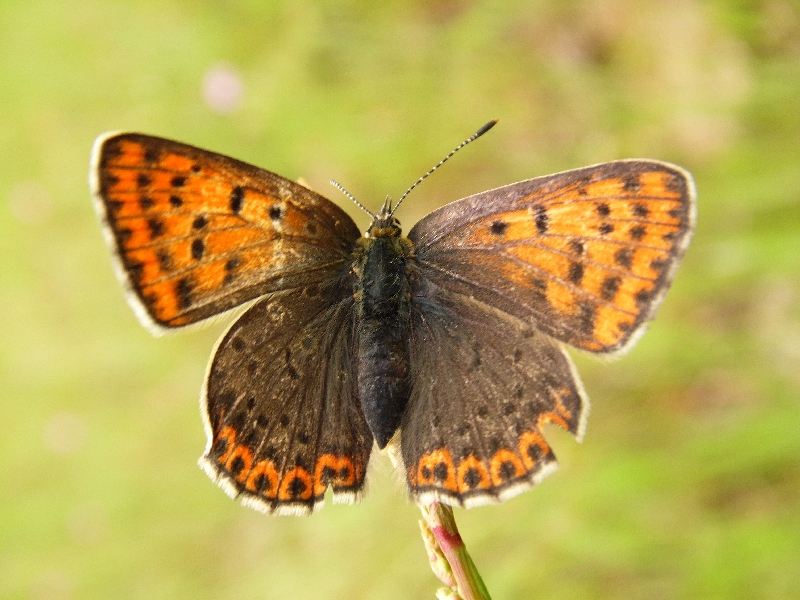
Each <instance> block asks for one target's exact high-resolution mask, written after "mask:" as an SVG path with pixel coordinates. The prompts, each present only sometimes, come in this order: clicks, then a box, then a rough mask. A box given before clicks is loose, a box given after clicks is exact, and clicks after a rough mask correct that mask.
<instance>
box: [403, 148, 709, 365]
mask: <svg viewBox="0 0 800 600" xmlns="http://www.w3.org/2000/svg"><path fill="white" fill-rule="evenodd" d="M694 210H695V209H694V187H693V183H692V181H691V178H690V177H689V175H688V174H687V173H686V172H685V171H683V170H682V169H680V168H679V167H675V166H673V165H669V164H666V163H661V162H655V161H645V160H626V161H617V162H614V163H606V164H603V165H597V166H594V167H587V168H584V169H578V170H575V171H568V172H565V173H560V174H556V175H550V176H547V177H540V178H537V179H531V180H528V181H523V182H520V183H516V184H512V185H509V186H505V187H502V188H498V189H495V190H491V191H488V192H483V193H481V194H477V195H475V196H471V197H469V198H465V199H463V200H459V201H457V202H454V203H452V204H450V205H448V206H445V207H443V208H442V209H440V210H437V211H435V212H433V213H431V214H430V215H428V216H427V217H425V218H424V219H423V220H422V221H420V222H419V223H417V225H415V226H414V227H413V228H412V230H411V231H410V232H409V239H411V241H412V242H413V243H414V245H415V252H416V260H417V264H418V265H419V267H420V271H421V273H422V277H423V278H426V279H429V280H431V281H433V282H436V283H437V284H438V285H440V286H442V287H444V288H446V289H449V290H452V291H454V292H457V293H460V294H464V295H466V296H474V297H475V298H478V299H480V300H482V301H484V302H485V303H487V304H489V305H492V306H495V307H497V308H499V309H501V310H503V311H505V312H507V313H508V314H511V315H515V316H517V317H519V318H521V319H524V320H526V321H527V322H529V323H531V324H532V325H533V326H534V327H536V328H537V329H538V330H540V331H542V332H543V333H545V334H547V335H549V336H552V337H553V338H555V339H558V340H560V341H563V342H567V343H569V344H572V345H574V346H577V347H579V348H582V349H585V350H590V351H593V352H601V353H616V352H621V351H624V350H625V349H627V348H628V347H629V346H630V344H631V342H632V341H635V339H636V338H637V333H638V332H640V331H641V329H642V327H643V325H644V324H645V322H646V321H647V320H648V319H649V318H651V317H652V315H653V312H654V310H655V308H656V307H657V305H658V303H659V301H660V299H661V297H662V296H663V294H664V292H665V291H666V289H667V288H668V287H669V284H670V282H671V280H672V275H673V272H674V269H675V267H676V266H677V263H678V261H679V260H680V258H681V256H682V255H683V251H684V250H685V248H686V246H687V244H688V242H689V238H690V236H691V233H692V229H693V226H694Z"/></svg>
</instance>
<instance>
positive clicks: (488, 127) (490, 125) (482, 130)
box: [474, 119, 500, 138]
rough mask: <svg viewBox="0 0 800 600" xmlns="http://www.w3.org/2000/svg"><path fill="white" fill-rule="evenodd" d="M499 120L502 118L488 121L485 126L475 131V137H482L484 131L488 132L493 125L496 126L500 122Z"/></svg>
mask: <svg viewBox="0 0 800 600" xmlns="http://www.w3.org/2000/svg"><path fill="white" fill-rule="evenodd" d="M499 120H500V119H492V120H491V121H489V122H488V123H487V124H486V125H484V126H483V127H481V128H480V129H478V131H476V132H475V136H474V137H475V138H479V137H481V136H482V135H483V134H484V133H486V132H487V131H489V130H490V129H491V128H492V127H494V126H495V125H497V122H498V121H499Z"/></svg>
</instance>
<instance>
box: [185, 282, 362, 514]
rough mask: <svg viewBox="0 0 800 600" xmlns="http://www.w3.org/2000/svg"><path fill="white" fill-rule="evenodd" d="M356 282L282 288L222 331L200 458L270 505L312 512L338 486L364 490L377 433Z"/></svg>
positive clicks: (233, 488) (340, 493) (349, 491)
mask: <svg viewBox="0 0 800 600" xmlns="http://www.w3.org/2000/svg"><path fill="white" fill-rule="evenodd" d="M352 307H353V299H352V282H351V281H350V280H349V278H348V277H347V276H343V277H342V278H340V279H339V280H335V281H332V282H330V283H329V284H328V285H325V286H311V287H305V288H301V289H298V290H292V291H288V292H277V293H274V294H271V295H270V296H269V297H267V298H265V299H263V300H260V301H258V302H256V304H254V305H253V306H252V307H251V308H249V309H248V310H247V312H245V313H244V314H243V315H242V316H241V317H240V318H239V319H238V320H237V321H236V322H235V323H234V324H233V325H232V326H231V327H230V329H229V330H228V332H227V333H226V334H225V335H224V336H223V337H222V339H221V340H220V342H219V344H218V346H217V349H216V351H215V353H214V355H213V357H212V360H211V363H210V365H209V369H208V376H207V383H206V388H205V392H204V400H203V404H204V411H205V414H206V415H207V417H206V425H207V436H208V446H207V448H206V452H205V454H204V456H203V458H202V459H201V465H202V466H203V468H204V469H205V470H206V472H207V473H208V474H209V475H210V476H211V477H212V479H215V480H216V481H217V482H218V483H220V485H221V486H222V487H223V489H225V490H226V491H227V492H228V493H229V494H230V495H231V496H233V497H236V496H241V497H242V498H243V500H244V502H245V503H246V504H248V505H250V506H252V507H254V508H256V509H258V510H261V511H262V512H268V513H272V512H276V513H292V514H306V513H309V512H311V511H312V510H313V509H315V508H317V507H319V506H320V505H321V503H322V500H323V496H324V493H325V490H326V488H327V487H328V486H330V487H331V488H332V490H333V494H334V500H335V501H336V500H338V501H353V500H356V499H357V498H358V497H359V496H360V493H361V491H362V488H363V485H364V477H365V475H366V468H367V462H368V460H369V453H370V450H371V448H372V434H371V433H370V432H369V429H368V427H367V425H366V421H365V420H364V416H363V413H362V412H361V408H360V405H359V403H358V399H357V398H356V395H355V394H356V391H355V384H354V378H353V373H352V355H351V349H352V339H353V335H352Z"/></svg>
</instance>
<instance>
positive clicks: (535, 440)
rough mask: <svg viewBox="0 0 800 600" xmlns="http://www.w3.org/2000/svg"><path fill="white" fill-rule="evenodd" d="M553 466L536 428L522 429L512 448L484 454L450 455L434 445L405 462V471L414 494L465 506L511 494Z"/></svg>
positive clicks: (532, 482)
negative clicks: (417, 457)
mask: <svg viewBox="0 0 800 600" xmlns="http://www.w3.org/2000/svg"><path fill="white" fill-rule="evenodd" d="M554 466H555V456H554V455H553V452H552V450H551V449H550V446H549V445H548V444H547V442H546V441H545V440H544V437H543V436H542V434H541V432H540V431H538V429H536V430H527V431H524V432H523V433H522V434H521V435H520V437H519V440H518V443H517V446H516V447H515V448H500V449H499V450H497V451H495V452H494V453H493V454H492V455H490V456H488V457H486V458H480V457H478V456H475V455H474V454H470V455H467V456H464V457H458V458H453V457H452V456H451V454H450V451H449V450H448V449H447V448H438V449H436V450H433V451H431V452H428V453H427V454H424V455H423V456H422V457H421V458H420V460H419V462H418V463H417V464H414V465H411V466H409V467H408V469H407V475H408V482H409V484H410V486H411V487H412V489H413V492H414V495H415V496H417V497H422V498H424V497H425V496H426V495H432V496H434V497H436V498H438V499H445V500H446V501H447V502H448V503H454V504H460V505H464V506H468V507H469V506H473V505H478V504H485V503H486V502H487V501H490V502H491V501H494V502H497V501H501V500H504V499H505V498H507V497H509V496H512V495H515V494H516V493H517V492H519V491H522V490H523V489H527V488H528V487H530V486H531V485H533V484H534V483H536V482H538V481H539V479H541V478H542V477H544V476H545V475H547V474H548V473H549V472H550V471H551V470H552V469H553V468H554Z"/></svg>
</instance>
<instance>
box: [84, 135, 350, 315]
mask: <svg viewBox="0 0 800 600" xmlns="http://www.w3.org/2000/svg"><path fill="white" fill-rule="evenodd" d="M94 152H95V157H94V162H95V164H96V172H95V177H96V179H95V181H94V182H93V185H94V188H95V195H96V198H97V207H98V212H99V213H100V215H101V218H102V220H103V221H104V224H105V226H106V229H107V233H108V235H107V237H108V238H109V242H110V243H111V244H112V245H113V246H114V248H115V249H116V251H117V256H118V260H119V263H120V269H119V271H120V272H121V276H122V277H123V278H124V280H125V282H126V284H127V285H128V287H129V288H130V290H131V292H132V297H133V301H134V302H133V303H134V308H135V309H136V310H137V314H138V315H139V316H140V318H142V320H143V321H145V322H146V324H147V325H149V326H151V327H152V328H154V329H158V328H160V327H168V328H169V327H180V326H183V325H188V324H190V323H193V322H195V321H198V320H201V319H205V318H207V317H209V316H211V315H213V314H217V313H219V312H223V311H225V310H228V309H230V308H232V307H234V306H236V305H238V304H241V303H242V302H244V301H246V300H249V299H251V298H254V297H257V296H259V295H262V294H263V293H265V292H266V291H271V290H272V289H274V288H280V286H281V285H282V282H284V281H287V279H288V280H290V279H291V276H292V274H293V273H300V272H303V271H304V270H307V269H308V267H309V265H310V264H313V265H315V268H316V269H324V268H326V267H328V266H330V265H335V264H337V263H338V262H342V261H344V260H346V258H347V255H348V252H347V250H349V248H350V243H343V240H345V239H349V240H355V239H356V238H357V237H358V235H359V234H358V230H357V229H356V228H355V225H354V224H353V223H352V220H350V219H349V218H348V217H346V215H345V214H344V213H343V212H342V211H341V210H340V209H339V208H338V207H336V206H335V205H334V204H332V203H331V202H329V201H328V200H325V199H324V198H322V197H321V196H318V195H317V194H315V193H314V192H311V191H310V190H308V189H306V188H304V187H302V186H300V185H299V184H296V183H294V182H291V181H289V180H286V179H283V178H281V177H278V176H277V175H274V174H272V173H269V172H267V171H263V170H261V169H258V168H256V167H252V166H250V165H246V164H245V163H240V162H239V161H235V160H234V159H230V158H228V157H224V156H221V155H217V154H214V153H211V152H207V151H204V150H199V149H197V148H193V147H191V146H186V145H184V144H179V143H177V142H171V141H169V140H163V139H161V138H154V137H151V136H144V135H139V134H121V135H117V136H112V137H109V138H106V139H102V138H101V139H100V140H99V141H98V143H97V145H96V147H95V151H94ZM312 207H313V208H314V210H313V211H312V210H308V209H310V208H312ZM301 246H302V252H301V251H299V249H300V247H301ZM298 257H302V260H298Z"/></svg>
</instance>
